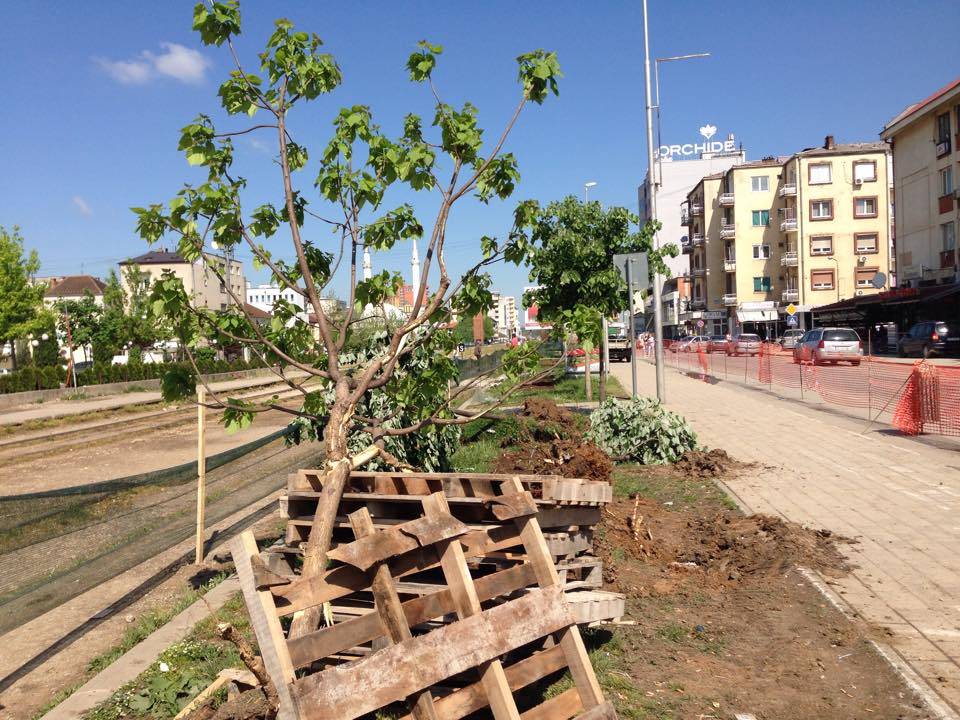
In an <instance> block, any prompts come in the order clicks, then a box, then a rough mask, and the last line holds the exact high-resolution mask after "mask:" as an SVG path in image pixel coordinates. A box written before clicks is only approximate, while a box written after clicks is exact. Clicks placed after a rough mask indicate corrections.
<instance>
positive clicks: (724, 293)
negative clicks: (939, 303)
mask: <svg viewBox="0 0 960 720" xmlns="http://www.w3.org/2000/svg"><path fill="white" fill-rule="evenodd" d="M888 157H889V156H888V150H887V146H886V145H885V144H884V143H851V144H838V143H835V142H834V140H833V137H832V136H828V137H827V138H826V141H825V142H824V145H823V146H822V147H819V148H809V149H807V150H803V151H801V152H798V153H795V154H794V155H791V156H789V157H786V158H774V157H770V158H765V159H763V160H761V161H758V162H750V163H744V164H742V165H737V166H734V167H732V168H730V169H729V170H727V171H726V172H725V173H722V174H714V175H709V176H707V177H705V178H703V179H702V180H701V181H700V183H698V184H697V186H695V187H694V189H693V191H692V192H691V193H690V195H688V200H687V206H686V208H685V213H686V221H687V224H688V227H689V228H690V236H689V237H690V241H689V243H688V244H687V245H686V246H685V247H684V252H686V253H689V254H690V276H691V279H692V282H693V293H692V300H691V313H690V315H689V317H688V318H687V319H688V321H694V322H695V321H696V320H697V319H703V320H704V321H705V324H706V328H705V329H706V330H707V331H709V332H713V333H718V334H719V333H726V332H737V331H745V332H759V333H761V334H762V335H764V336H767V337H771V336H775V335H777V334H779V333H780V332H781V331H782V330H783V329H784V327H785V325H786V322H787V316H786V308H787V307H788V306H789V305H791V304H792V305H793V306H794V309H795V310H796V311H797V312H796V317H797V323H798V325H799V326H800V327H801V328H803V327H806V326H807V325H808V323H809V320H810V318H809V313H810V311H811V310H813V309H814V308H816V307H819V306H821V305H828V304H830V303H833V302H836V301H838V300H841V299H844V298H849V297H855V296H859V295H865V294H871V293H877V292H880V291H881V290H883V289H885V288H888V287H889V269H890V251H889V242H888V241H889V227H890V225H889V223H890V215H889V211H890V187H889V183H888V181H887V177H888V175H887V166H888ZM698 313H699V315H698Z"/></svg>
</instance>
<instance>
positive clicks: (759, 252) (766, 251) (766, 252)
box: [753, 245, 770, 260]
mask: <svg viewBox="0 0 960 720" xmlns="http://www.w3.org/2000/svg"><path fill="white" fill-rule="evenodd" d="M753 259H754V260H769V259H770V246H769V245H754V246H753Z"/></svg>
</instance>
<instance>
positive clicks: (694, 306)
mask: <svg viewBox="0 0 960 720" xmlns="http://www.w3.org/2000/svg"><path fill="white" fill-rule="evenodd" d="M706 307H707V299H706V298H702V297H695V298H690V309H691V310H705V309H706Z"/></svg>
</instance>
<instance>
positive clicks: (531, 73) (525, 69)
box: [517, 50, 563, 105]
mask: <svg viewBox="0 0 960 720" xmlns="http://www.w3.org/2000/svg"><path fill="white" fill-rule="evenodd" d="M517 65H518V66H519V69H518V73H517V75H518V78H519V80H520V84H521V85H522V86H523V92H524V95H525V96H526V97H527V98H528V99H530V100H533V102H535V103H537V104H538V105H540V104H543V101H544V100H546V98H547V95H548V94H550V93H552V94H553V95H559V94H560V91H559V90H558V89H557V79H558V78H562V77H563V73H561V72H560V63H559V62H558V60H557V54H556V53H555V52H547V51H546V50H534V51H533V52H529V53H525V54H523V55H521V56H519V57H518V58H517Z"/></svg>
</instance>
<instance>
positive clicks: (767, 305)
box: [737, 300, 780, 340]
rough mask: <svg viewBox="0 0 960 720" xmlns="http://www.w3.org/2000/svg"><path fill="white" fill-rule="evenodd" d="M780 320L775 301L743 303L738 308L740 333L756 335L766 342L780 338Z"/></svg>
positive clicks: (738, 330) (738, 328) (738, 329)
mask: <svg viewBox="0 0 960 720" xmlns="http://www.w3.org/2000/svg"><path fill="white" fill-rule="evenodd" d="M779 319H780V316H779V313H778V312H777V303H776V302H774V301H773V300H766V301H763V302H743V303H740V305H739V306H737V332H738V333H754V334H756V335H759V336H760V337H761V338H762V339H764V340H768V339H769V340H772V339H773V338H776V337H778V336H779V333H778V330H777V324H778V321H779Z"/></svg>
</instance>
